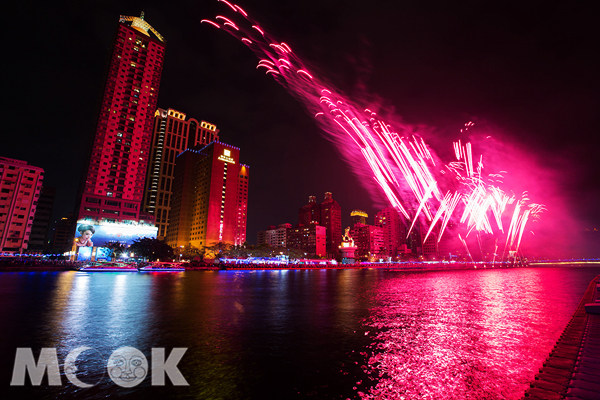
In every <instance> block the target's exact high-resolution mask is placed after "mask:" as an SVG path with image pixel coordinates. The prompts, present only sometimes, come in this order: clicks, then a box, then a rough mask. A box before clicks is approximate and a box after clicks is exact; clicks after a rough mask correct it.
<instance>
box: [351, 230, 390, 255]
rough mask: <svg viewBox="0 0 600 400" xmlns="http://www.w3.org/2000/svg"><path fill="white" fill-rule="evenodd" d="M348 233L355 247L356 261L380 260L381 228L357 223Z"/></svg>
mask: <svg viewBox="0 0 600 400" xmlns="http://www.w3.org/2000/svg"><path fill="white" fill-rule="evenodd" d="M350 232H351V237H352V239H353V240H354V245H355V246H356V247H357V249H356V252H355V257H356V258H357V259H360V260H363V261H364V260H369V261H375V260H378V259H380V258H382V252H381V250H382V248H383V228H380V227H378V226H373V225H365V224H361V223H357V224H354V227H353V228H352V229H351V231H350Z"/></svg>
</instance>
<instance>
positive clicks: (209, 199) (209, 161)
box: [166, 142, 250, 248]
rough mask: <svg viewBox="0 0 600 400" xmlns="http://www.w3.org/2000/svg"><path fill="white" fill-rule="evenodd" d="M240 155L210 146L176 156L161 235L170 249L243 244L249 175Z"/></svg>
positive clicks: (237, 151) (231, 149)
mask: <svg viewBox="0 0 600 400" xmlns="http://www.w3.org/2000/svg"><path fill="white" fill-rule="evenodd" d="M239 156H240V149H239V148H237V147H233V146H230V145H227V144H224V143H221V142H212V143H211V144H209V145H208V146H205V147H204V148H202V149H199V150H194V149H187V150H184V151H183V152H182V153H181V154H180V155H179V156H178V157H177V161H176V163H175V177H174V180H173V189H172V191H173V199H172V200H171V211H170V217H169V225H168V227H167V235H166V241H167V243H168V244H169V245H170V246H171V247H174V248H177V247H181V246H187V245H188V244H189V245H192V246H195V247H198V248H202V247H205V246H211V245H214V244H216V243H218V242H224V243H229V244H232V245H241V244H243V243H244V242H245V241H246V219H247V209H248V177H249V174H250V171H249V167H248V166H247V165H244V164H240V163H239Z"/></svg>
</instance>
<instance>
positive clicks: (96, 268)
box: [79, 262, 138, 272]
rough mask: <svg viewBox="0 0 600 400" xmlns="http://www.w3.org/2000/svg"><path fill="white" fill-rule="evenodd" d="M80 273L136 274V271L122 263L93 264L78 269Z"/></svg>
mask: <svg viewBox="0 0 600 400" xmlns="http://www.w3.org/2000/svg"><path fill="white" fill-rule="evenodd" d="M79 271H82V272H137V271H138V269H137V268H136V267H135V266H133V265H131V264H125V263H122V262H94V263H89V264H86V265H84V266H83V267H81V268H80V269H79Z"/></svg>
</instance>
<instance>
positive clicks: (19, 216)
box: [0, 157, 44, 254]
mask: <svg viewBox="0 0 600 400" xmlns="http://www.w3.org/2000/svg"><path fill="white" fill-rule="evenodd" d="M43 180H44V170H43V169H42V168H39V167H34V166H33V165H28V164H27V161H21V160H13V159H11V158H5V157H0V250H1V252H3V253H6V252H8V253H13V254H15V253H23V252H24V251H25V250H27V248H28V245H29V238H30V235H31V229H32V226H33V219H34V217H35V212H36V208H37V204H38V200H39V197H40V191H41V189H42V183H43Z"/></svg>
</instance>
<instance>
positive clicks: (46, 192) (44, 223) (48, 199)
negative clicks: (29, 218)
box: [27, 186, 56, 253]
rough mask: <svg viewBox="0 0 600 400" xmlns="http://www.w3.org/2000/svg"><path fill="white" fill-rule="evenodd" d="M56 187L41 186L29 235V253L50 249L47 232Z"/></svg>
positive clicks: (50, 220)
mask: <svg viewBox="0 0 600 400" xmlns="http://www.w3.org/2000/svg"><path fill="white" fill-rule="evenodd" d="M55 196H56V188H54V187H51V186H42V190H41V191H40V198H39V200H38V203H37V208H36V210H35V217H34V218H33V226H32V227H31V235H30V236H29V246H28V247H27V251H28V252H29V253H43V252H45V251H47V250H50V243H49V240H48V239H49V236H48V235H49V233H50V223H51V222H52V209H53V206H54V197H55Z"/></svg>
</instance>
